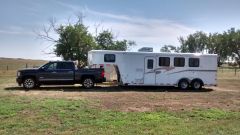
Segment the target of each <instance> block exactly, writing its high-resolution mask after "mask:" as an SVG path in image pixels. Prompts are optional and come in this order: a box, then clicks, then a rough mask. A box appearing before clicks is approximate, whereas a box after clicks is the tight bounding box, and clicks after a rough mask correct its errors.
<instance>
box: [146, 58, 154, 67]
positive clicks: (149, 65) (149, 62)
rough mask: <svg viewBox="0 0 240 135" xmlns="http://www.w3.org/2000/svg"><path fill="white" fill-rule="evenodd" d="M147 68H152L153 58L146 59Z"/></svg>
mask: <svg viewBox="0 0 240 135" xmlns="http://www.w3.org/2000/svg"><path fill="white" fill-rule="evenodd" d="M147 68H148V69H153V59H148V60H147Z"/></svg>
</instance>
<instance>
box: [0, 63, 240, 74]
mask: <svg viewBox="0 0 240 135" xmlns="http://www.w3.org/2000/svg"><path fill="white" fill-rule="evenodd" d="M40 66H41V64H33V63H25V64H1V65H0V71H3V72H7V71H16V70H19V69H25V68H38V67H40ZM110 69H112V68H106V69H105V70H106V71H108V70H109V71H110ZM109 71H108V72H109ZM111 71H112V70H111ZM109 74H111V72H109ZM218 77H220V78H226V77H227V78H231V77H234V78H235V77H237V78H240V68H239V67H230V66H228V67H219V68H218ZM109 78H111V77H109Z"/></svg>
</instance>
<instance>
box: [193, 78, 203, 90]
mask: <svg viewBox="0 0 240 135" xmlns="http://www.w3.org/2000/svg"><path fill="white" fill-rule="evenodd" d="M202 86H203V83H202V81H201V80H198V79H197V80H193V81H192V82H191V87H192V89H194V90H201V89H202Z"/></svg>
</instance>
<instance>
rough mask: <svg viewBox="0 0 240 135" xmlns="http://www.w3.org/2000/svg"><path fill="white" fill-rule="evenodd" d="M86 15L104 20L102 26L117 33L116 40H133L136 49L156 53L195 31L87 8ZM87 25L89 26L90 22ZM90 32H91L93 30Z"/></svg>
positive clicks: (174, 23)
mask: <svg viewBox="0 0 240 135" xmlns="http://www.w3.org/2000/svg"><path fill="white" fill-rule="evenodd" d="M86 13H88V14H89V15H90V17H93V18H94V16H98V18H101V20H105V21H104V22H103V23H102V24H103V26H104V27H105V28H109V29H111V30H112V31H113V32H114V33H117V34H118V38H120V39H128V40H134V41H136V42H137V44H138V45H139V46H138V48H139V47H142V46H151V47H154V50H156V51H159V49H160V48H161V46H162V45H165V44H172V45H179V41H178V38H179V37H180V36H183V37H185V36H187V35H188V34H190V33H193V32H195V31H196V29H194V28H191V27H187V26H185V25H182V24H179V23H177V22H172V21H169V20H161V19H148V18H142V17H135V16H127V15H116V14H111V13H103V12H97V11H93V10H90V9H88V8H86ZM88 23H89V24H91V22H88ZM91 25H93V24H91ZM90 28H92V27H90ZM90 30H91V31H93V30H94V29H90Z"/></svg>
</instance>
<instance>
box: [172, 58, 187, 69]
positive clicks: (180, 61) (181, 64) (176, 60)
mask: <svg viewBox="0 0 240 135" xmlns="http://www.w3.org/2000/svg"><path fill="white" fill-rule="evenodd" d="M184 65H185V58H183V57H175V58H174V66H175V67H184Z"/></svg>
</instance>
